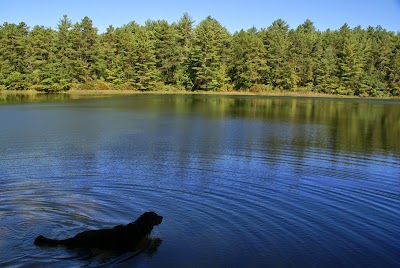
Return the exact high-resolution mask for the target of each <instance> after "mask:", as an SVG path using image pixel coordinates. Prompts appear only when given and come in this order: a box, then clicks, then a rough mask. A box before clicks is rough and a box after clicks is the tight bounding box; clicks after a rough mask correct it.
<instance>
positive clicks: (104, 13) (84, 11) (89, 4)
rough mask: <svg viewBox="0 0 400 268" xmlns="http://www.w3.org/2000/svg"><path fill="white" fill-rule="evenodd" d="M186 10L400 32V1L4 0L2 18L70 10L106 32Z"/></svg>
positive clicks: (234, 20)
mask: <svg viewBox="0 0 400 268" xmlns="http://www.w3.org/2000/svg"><path fill="white" fill-rule="evenodd" d="M184 12H188V13H189V15H190V16H191V17H192V18H193V19H194V20H195V21H196V23H199V22H200V21H201V20H203V19H204V18H206V17H207V16H208V15H211V16H212V17H214V18H215V19H216V20H218V21H219V22H220V23H221V24H222V25H223V26H225V27H226V28H227V29H228V30H229V31H230V32H232V33H233V32H235V31H237V30H240V29H248V28H251V27H253V26H255V27H256V28H258V29H260V28H266V27H268V26H270V25H271V23H272V22H273V21H274V20H276V19H279V18H281V19H283V20H285V21H286V22H287V23H288V24H289V26H290V27H291V28H296V27H297V26H298V25H299V24H301V23H303V22H304V21H305V20H306V19H310V20H311V21H313V22H314V25H315V26H316V27H317V29H320V30H326V29H327V28H330V29H332V30H335V29H339V28H340V27H341V26H342V25H343V24H344V23H347V24H349V25H350V27H355V26H358V25H360V26H361V27H363V28H366V27H368V26H369V25H371V26H374V27H375V26H377V25H381V26H382V27H383V28H385V29H387V30H390V31H394V32H400V0H277V1H272V0H271V1H268V0H240V1H239V0H229V1H228V0H220V1H218V0H201V1H200V0H138V1H136V0H112V1H103V0H31V1H28V0H16V1H12V0H3V1H1V2H0V23H1V24H3V23H4V22H8V23H19V22H21V21H23V22H25V23H26V24H28V26H31V27H32V26H34V25H43V26H46V27H51V28H53V29H56V27H57V23H58V22H59V20H60V18H62V16H63V15H64V14H67V15H68V17H69V18H70V19H71V20H72V21H73V22H74V23H75V22H79V21H80V20H81V19H82V18H83V17H85V16H88V17H89V18H90V19H92V20H93V23H94V26H95V27H97V28H98V29H99V31H100V32H103V31H104V30H105V29H106V28H107V27H108V26H109V25H113V26H114V27H119V26H122V25H124V24H127V23H129V22H131V21H135V22H137V23H139V24H143V23H144V22H145V21H146V20H147V19H151V20H158V19H165V20H167V21H169V22H170V23H171V22H176V21H178V20H179V18H180V17H182V14H183V13H184Z"/></svg>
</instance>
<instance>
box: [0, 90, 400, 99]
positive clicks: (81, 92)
mask: <svg viewBox="0 0 400 268" xmlns="http://www.w3.org/2000/svg"><path fill="white" fill-rule="evenodd" d="M3 94H4V95H18V94H19V95H35V94H68V95H135V94H187V95H226V96H265V97H310V98H344V99H345V98H346V99H383V100H384V99H388V100H399V99H400V97H397V96H385V97H371V96H349V95H338V94H328V93H318V92H309V91H278V90H277V91H269V92H250V91H236V90H229V91H186V90H155V91H139V90H116V89H107V90H77V89H71V90H68V91H61V92H54V93H46V92H43V91H36V90H25V91H22V90H0V95H3Z"/></svg>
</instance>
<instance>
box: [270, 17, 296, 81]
mask: <svg viewBox="0 0 400 268" xmlns="http://www.w3.org/2000/svg"><path fill="white" fill-rule="evenodd" d="M288 31H289V26H288V25H287V24H286V22H285V21H283V20H281V19H278V20H276V21H274V22H273V23H272V25H271V26H270V27H268V28H267V29H266V30H264V31H263V36H264V45H265V47H266V50H267V63H268V66H269V67H270V71H269V72H268V75H267V80H268V84H270V85H272V86H273V87H274V88H277V89H292V88H293V86H294V84H295V77H294V70H293V66H292V65H291V64H290V61H289V48H290V40H289V38H288Z"/></svg>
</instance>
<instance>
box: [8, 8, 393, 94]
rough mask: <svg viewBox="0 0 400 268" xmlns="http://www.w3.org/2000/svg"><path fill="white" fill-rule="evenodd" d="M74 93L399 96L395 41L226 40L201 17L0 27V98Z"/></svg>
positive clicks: (283, 31) (383, 37) (274, 32)
mask: <svg viewBox="0 0 400 268" xmlns="http://www.w3.org/2000/svg"><path fill="white" fill-rule="evenodd" d="M72 87H74V88H77V89H85V90H87V89H96V88H97V89H103V90H107V89H113V88H117V89H136V90H168V91H171V90H173V89H184V90H205V91H208V90H212V91H216V90H231V89H232V88H233V89H236V90H247V91H251V92H266V91H271V90H293V91H317V92H323V93H329V94H342V95H358V96H374V97H384V96H399V95H400V34H399V33H397V34H396V33H394V32H388V31H386V30H385V29H383V28H382V27H380V26H377V27H375V28H373V27H368V28H367V29H362V28H361V27H355V28H353V29H351V28H350V27H349V26H348V25H347V24H344V25H343V26H342V27H341V28H340V29H339V30H335V31H331V30H329V29H328V30H326V31H323V32H321V31H318V30H317V29H316V28H315V26H314V24H313V22H312V21H310V20H306V21H305V22H304V23H303V24H301V25H299V26H298V27H297V28H294V29H290V27H289V25H287V23H286V22H285V21H283V20H281V19H278V20H276V21H274V22H273V23H272V25H270V26H269V27H268V28H266V29H261V30H257V29H256V28H251V29H249V30H247V31H244V30H241V31H238V32H236V33H234V34H233V35H231V34H230V33H229V32H228V31H227V30H226V28H224V27H223V26H222V25H221V24H220V23H219V22H218V21H217V20H215V19H213V18H211V17H207V18H206V19H204V20H203V21H201V22H199V23H198V24H197V25H195V23H194V21H193V19H192V18H191V17H190V16H189V15H188V14H187V13H185V14H183V16H182V17H181V18H180V19H179V21H177V22H175V23H169V22H167V21H165V20H158V21H150V20H149V21H147V22H146V23H145V25H142V26H141V25H138V24H136V23H135V22H131V23H128V24H126V25H124V26H122V27H119V28H114V27H113V26H109V27H108V28H107V30H106V32H104V33H101V34H99V33H98V31H97V29H96V28H95V27H94V26H93V22H92V20H91V19H89V18H88V17H84V18H83V19H82V20H81V21H80V22H78V23H73V22H72V21H71V20H70V19H69V18H68V16H67V15H64V16H63V17H62V18H61V19H60V21H59V23H58V25H57V28H56V29H55V30H53V29H50V28H45V27H43V26H34V27H33V28H29V27H28V26H27V25H26V24H25V23H24V22H21V23H19V24H13V23H10V24H9V23H4V24H3V25H1V26H0V90H26V89H35V90H39V91H45V92H56V91H65V90H69V89H71V88H72Z"/></svg>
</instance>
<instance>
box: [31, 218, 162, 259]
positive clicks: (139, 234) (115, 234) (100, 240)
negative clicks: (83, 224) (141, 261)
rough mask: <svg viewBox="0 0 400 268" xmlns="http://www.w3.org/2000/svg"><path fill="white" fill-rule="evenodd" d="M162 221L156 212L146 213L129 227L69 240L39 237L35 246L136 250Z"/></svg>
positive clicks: (120, 227)
mask: <svg viewBox="0 0 400 268" xmlns="http://www.w3.org/2000/svg"><path fill="white" fill-rule="evenodd" d="M162 219H163V217H161V216H159V215H157V214H156V213H155V212H145V213H143V214H142V215H141V216H140V217H139V218H138V219H137V220H136V221H135V222H131V223H129V224H127V225H118V226H115V227H114V228H111V229H100V230H92V231H85V232H82V233H79V234H77V235H76V236H74V237H71V238H67V239H62V240H56V239H49V238H46V237H44V236H42V235H39V236H38V237H37V238H36V239H35V245H37V246H48V247H55V246H59V245H61V246H65V247H67V248H70V249H73V248H82V249H90V248H97V249H104V250H118V251H129V250H134V249H135V247H136V245H138V244H139V242H141V240H143V239H144V238H146V237H147V236H148V235H149V234H150V232H151V231H152V230H153V227H154V226H155V225H159V224H160V223H161V222H162Z"/></svg>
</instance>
